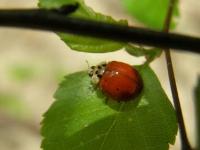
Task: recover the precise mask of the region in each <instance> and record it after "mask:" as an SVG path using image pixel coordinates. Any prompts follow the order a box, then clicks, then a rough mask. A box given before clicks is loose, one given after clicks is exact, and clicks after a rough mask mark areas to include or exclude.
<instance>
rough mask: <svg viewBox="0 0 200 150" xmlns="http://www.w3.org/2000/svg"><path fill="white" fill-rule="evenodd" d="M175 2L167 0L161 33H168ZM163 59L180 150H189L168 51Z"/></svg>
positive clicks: (174, 0)
mask: <svg viewBox="0 0 200 150" xmlns="http://www.w3.org/2000/svg"><path fill="white" fill-rule="evenodd" d="M176 2H177V1H176V0H169V6H168V12H167V16H166V18H165V24H164V27H163V32H169V28H170V22H171V18H172V14H173V10H174V7H175V3H176ZM165 58H166V63H167V70H168V76H169V81H170V86H171V92H172V97H173V101H174V106H175V109H176V115H177V120H178V123H179V130H180V137H181V148H182V150H191V146H190V143H189V141H188V138H187V133H186V129H185V124H184V119H183V114H182V109H181V106H180V100H179V96H178V91H177V86H176V80H175V76H174V70H173V65H172V59H171V53H170V50H169V49H166V50H165Z"/></svg>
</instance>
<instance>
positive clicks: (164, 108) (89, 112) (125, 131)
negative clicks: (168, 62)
mask: <svg viewBox="0 0 200 150" xmlns="http://www.w3.org/2000/svg"><path fill="white" fill-rule="evenodd" d="M137 70H138V71H139V73H140V75H141V77H142V79H143V82H144V88H143V91H142V93H141V94H140V96H138V97H137V98H136V99H133V100H131V101H129V102H120V103H119V102H115V101H113V100H110V99H109V100H108V101H107V102H105V100H106V97H105V96H104V95H103V94H102V93H101V91H99V90H98V89H96V88H94V87H93V86H92V85H91V80H90V78H89V77H88V75H87V72H85V71H83V72H77V73H74V74H71V75H68V76H66V77H65V80H64V81H63V82H62V83H61V84H60V87H59V88H58V90H57V91H56V93H55V98H56V101H55V102H54V103H53V104H52V106H51V107H50V108H49V110H48V111H47V112H46V113H45V114H44V119H43V121H42V130H41V132H42V135H43V137H44V139H43V142H42V148H43V149H44V150H94V149H97V150H122V149H123V150H133V149H134V150H141V149H143V150H150V149H151V150H158V149H159V150H161V149H162V150H167V149H168V147H169V145H168V143H171V144H173V143H174V141H175V136H176V133H177V121H176V116H175V111H174V108H173V106H172V105H171V103H170V101H169V99H168V98H167V96H166V94H165V93H164V91H163V89H162V87H161V85H160V83H159V81H158V79H157V77H156V75H155V74H154V72H153V71H152V70H151V69H150V68H149V66H147V65H143V66H138V67H137Z"/></svg>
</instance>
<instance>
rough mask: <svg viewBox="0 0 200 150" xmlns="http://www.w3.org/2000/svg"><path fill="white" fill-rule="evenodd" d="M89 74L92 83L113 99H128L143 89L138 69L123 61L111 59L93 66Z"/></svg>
mask: <svg viewBox="0 0 200 150" xmlns="http://www.w3.org/2000/svg"><path fill="white" fill-rule="evenodd" d="M88 74H89V76H90V77H91V81H92V83H93V84H95V85H97V86H98V87H99V88H100V90H101V91H102V92H103V93H105V94H106V95H107V96H108V97H110V98H112V99H113V100H117V101H128V100H130V99H131V98H133V97H136V96H137V95H138V94H139V93H140V91H141V89H142V80H141V78H140V76H139V73H138V72H137V70H136V69H135V68H133V67H132V66H131V65H129V64H126V63H123V62H118V61H111V62H108V63H101V64H99V65H97V66H91V67H90V68H89V70H88Z"/></svg>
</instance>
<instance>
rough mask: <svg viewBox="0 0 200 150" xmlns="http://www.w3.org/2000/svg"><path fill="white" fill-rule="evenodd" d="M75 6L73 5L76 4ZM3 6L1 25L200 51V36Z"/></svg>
mask: <svg viewBox="0 0 200 150" xmlns="http://www.w3.org/2000/svg"><path fill="white" fill-rule="evenodd" d="M72 8H73V7H72ZM76 8H77V7H75V8H74V9H69V10H71V11H67V9H66V7H64V10H63V8H62V9H61V10H59V9H57V10H56V11H55V9H54V10H53V9H24V10H23V9H14V10H13V9H11V10H9V9H8V10H7V9H3V10H0V20H1V21H0V26H7V27H23V28H31V29H41V30H48V31H54V32H65V33H72V34H80V35H85V36H93V37H99V38H104V39H111V40H116V41H120V42H133V43H138V44H144V45H149V46H154V47H159V48H165V49H168V48H173V49H179V50H180V49H182V50H187V51H191V52H197V53H200V44H199V43H200V38H197V37H190V36H184V35H180V34H173V33H164V32H159V31H153V30H149V29H144V28H139V27H128V26H122V25H116V24H115V25H114V24H108V23H103V22H96V21H89V20H84V19H80V18H73V17H67V14H69V13H71V12H73V11H75V10H76Z"/></svg>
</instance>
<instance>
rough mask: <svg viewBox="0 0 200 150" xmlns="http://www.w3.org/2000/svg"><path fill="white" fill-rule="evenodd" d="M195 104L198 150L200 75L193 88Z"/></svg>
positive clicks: (199, 137) (199, 133)
mask: <svg viewBox="0 0 200 150" xmlns="http://www.w3.org/2000/svg"><path fill="white" fill-rule="evenodd" d="M194 93H195V106H196V123H197V144H198V145H197V150H200V142H199V141H200V76H199V78H198V83H197V86H196V88H195V92H194Z"/></svg>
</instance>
